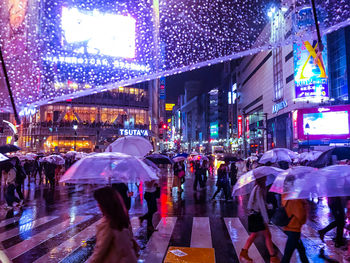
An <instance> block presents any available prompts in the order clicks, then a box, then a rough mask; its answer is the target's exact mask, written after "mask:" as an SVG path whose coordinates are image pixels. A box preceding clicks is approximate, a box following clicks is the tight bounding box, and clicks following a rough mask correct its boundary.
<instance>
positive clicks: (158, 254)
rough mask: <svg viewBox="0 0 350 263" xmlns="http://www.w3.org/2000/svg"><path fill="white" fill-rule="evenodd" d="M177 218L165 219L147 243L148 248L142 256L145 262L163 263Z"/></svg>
mask: <svg viewBox="0 0 350 263" xmlns="http://www.w3.org/2000/svg"><path fill="white" fill-rule="evenodd" d="M176 220H177V218H176V217H163V218H162V219H161V220H160V222H159V224H158V226H157V229H158V231H156V232H154V233H153V234H152V236H151V238H150V240H149V241H148V243H147V247H146V249H145V251H144V253H143V255H142V256H141V260H144V261H143V262H152V263H158V262H159V263H161V262H162V261H163V258H164V256H165V253H166V251H167V248H168V243H169V241H170V238H171V233H172V232H173V229H174V226H175V223H176Z"/></svg>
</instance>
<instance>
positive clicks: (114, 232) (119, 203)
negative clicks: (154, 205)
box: [88, 187, 139, 263]
mask: <svg viewBox="0 0 350 263" xmlns="http://www.w3.org/2000/svg"><path fill="white" fill-rule="evenodd" d="M94 198H95V199H96V201H97V203H98V206H99V208H100V210H101V212H102V214H103V218H102V221H101V223H100V224H99V225H98V226H97V233H96V246H95V248H94V252H93V254H92V256H91V257H90V258H89V260H88V262H89V263H112V262H113V263H122V262H128V263H129V262H130V263H136V262H137V257H138V251H139V246H138V245H137V243H136V241H135V239H134V236H133V233H132V229H131V224H130V219H129V215H128V212H127V210H126V208H125V205H124V202H123V200H122V198H121V196H120V195H119V193H117V192H116V191H115V190H114V189H113V188H111V187H103V188H100V189H98V190H96V191H95V192H94Z"/></svg>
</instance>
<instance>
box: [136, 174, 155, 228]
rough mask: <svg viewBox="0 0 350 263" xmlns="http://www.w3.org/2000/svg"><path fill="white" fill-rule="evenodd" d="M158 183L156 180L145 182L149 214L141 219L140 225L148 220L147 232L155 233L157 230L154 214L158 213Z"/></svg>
mask: <svg viewBox="0 0 350 263" xmlns="http://www.w3.org/2000/svg"><path fill="white" fill-rule="evenodd" d="M157 186H158V184H157V182H156V180H152V181H148V182H145V200H146V202H147V213H146V214H144V215H143V216H140V217H139V220H140V224H142V222H143V221H144V220H147V230H148V231H149V232H154V231H155V230H156V229H155V228H154V226H153V223H152V219H153V214H154V213H155V212H157V210H158V208H157Z"/></svg>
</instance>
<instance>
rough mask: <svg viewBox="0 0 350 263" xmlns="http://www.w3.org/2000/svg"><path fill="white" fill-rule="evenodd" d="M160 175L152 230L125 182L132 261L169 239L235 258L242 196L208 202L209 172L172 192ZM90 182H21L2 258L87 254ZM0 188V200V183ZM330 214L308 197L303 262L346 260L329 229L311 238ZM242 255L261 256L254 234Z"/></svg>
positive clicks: (91, 225) (276, 238)
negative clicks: (134, 247)
mask: <svg viewBox="0 0 350 263" xmlns="http://www.w3.org/2000/svg"><path fill="white" fill-rule="evenodd" d="M163 174H164V175H163V177H162V179H161V196H160V198H159V199H158V212H157V213H156V214H155V216H154V225H155V226H157V229H158V231H156V232H154V233H153V234H152V235H150V233H147V227H146V225H145V224H144V225H141V226H140V224H139V220H138V216H140V215H141V214H143V213H144V212H145V211H146V210H147V207H146V202H145V200H144V199H143V195H142V189H143V185H142V184H141V185H140V186H136V185H133V184H129V189H130V190H131V191H133V192H134V196H133V198H132V206H131V209H130V218H131V224H132V227H133V231H134V234H135V237H136V239H137V241H138V243H139V244H140V247H141V249H142V250H141V257H140V262H152V263H153V262H154V263H156V262H162V260H163V259H164V257H165V255H166V252H167V249H168V247H169V246H173V247H194V248H195V247H200V248H201V247H202V248H213V249H214V253H215V260H216V262H225V263H226V262H239V260H238V257H237V255H238V253H239V252H240V249H241V248H242V246H243V244H244V242H245V240H246V238H247V236H248V232H247V218H246V215H245V206H246V202H247V200H246V199H247V198H246V197H238V198H236V199H235V200H230V201H224V200H223V199H222V200H221V199H220V198H221V197H218V198H217V201H215V202H213V201H211V200H210V199H211V197H212V196H213V194H214V192H215V190H216V186H215V178H212V177H209V179H208V181H207V187H206V189H204V190H199V191H193V188H192V183H193V180H192V177H191V175H187V176H186V183H185V184H184V191H183V192H182V193H181V194H178V192H177V189H176V188H174V189H173V190H172V189H171V188H172V185H173V178H172V176H171V175H168V176H167V171H166V170H163ZM97 187H98V186H75V185H60V186H57V187H56V188H55V190H54V191H53V190H50V189H48V188H47V187H46V186H35V185H34V184H32V185H30V187H29V188H28V187H27V186H26V188H25V191H24V194H25V198H26V203H25V205H24V206H23V208H22V209H19V208H16V209H15V210H14V211H6V210H5V209H3V208H2V209H1V213H0V216H1V217H0V218H1V221H0V242H1V244H2V246H3V248H4V250H5V252H6V253H7V255H8V256H9V258H11V260H12V261H13V262H16V263H17V262H45V263H50V262H84V261H86V259H87V258H88V257H89V256H90V255H91V253H92V250H93V247H94V242H95V240H94V234H95V228H96V225H97V224H98V222H99V220H100V218H101V214H100V212H99V209H98V207H97V206H96V202H95V201H94V199H93V196H92V192H93V190H94V189H96V188H97ZM0 191H1V198H0V201H1V203H2V204H4V202H5V201H4V197H3V196H4V189H3V188H1V189H0ZM140 193H141V194H140ZM330 220H331V218H330V217H329V209H328V206H327V201H326V200H313V201H312V202H311V201H310V202H309V220H308V223H307V224H306V225H305V226H304V228H303V230H302V233H303V235H302V238H303V242H304V244H305V246H306V250H307V255H308V257H309V258H310V262H332V260H333V262H346V261H345V260H344V256H345V254H346V251H344V250H342V249H340V248H339V249H338V248H335V247H334V245H333V241H332V236H333V235H334V233H333V232H330V233H328V235H327V236H326V238H325V241H326V242H325V244H323V243H322V242H321V240H320V239H319V237H318V234H317V230H318V229H320V228H322V227H324V226H325V225H327V224H328V223H329V221H330ZM271 234H272V236H273V242H274V244H275V246H276V249H277V250H278V253H279V255H280V256H281V255H282V254H281V252H283V250H284V246H285V242H286V235H285V234H284V233H283V231H282V230H281V229H279V228H278V227H275V226H271ZM347 237H348V238H349V234H348V233H347ZM320 252H321V254H320ZM322 253H323V254H322ZM249 255H250V257H252V258H253V259H254V262H268V253H267V250H266V248H265V246H264V242H263V239H262V238H258V239H257V240H256V242H255V243H254V245H253V246H252V247H251V249H250V250H249ZM0 257H1V255H0ZM293 262H299V257H298V255H294V258H293Z"/></svg>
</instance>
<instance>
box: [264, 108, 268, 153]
mask: <svg viewBox="0 0 350 263" xmlns="http://www.w3.org/2000/svg"><path fill="white" fill-rule="evenodd" d="M264 117H265V136H264V152H266V151H268V150H269V149H268V145H269V144H268V142H269V138H268V137H269V132H268V127H267V113H264Z"/></svg>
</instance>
